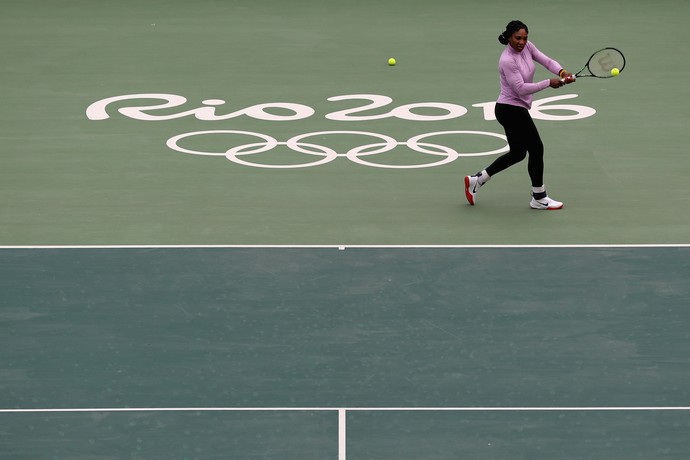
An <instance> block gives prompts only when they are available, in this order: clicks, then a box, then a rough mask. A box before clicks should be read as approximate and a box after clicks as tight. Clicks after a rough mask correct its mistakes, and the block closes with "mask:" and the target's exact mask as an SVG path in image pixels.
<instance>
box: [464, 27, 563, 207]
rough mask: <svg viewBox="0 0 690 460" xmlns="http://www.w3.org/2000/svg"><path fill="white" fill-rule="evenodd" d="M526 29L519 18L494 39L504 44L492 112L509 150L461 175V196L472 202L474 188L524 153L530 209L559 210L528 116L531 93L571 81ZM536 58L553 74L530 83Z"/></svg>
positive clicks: (535, 130) (561, 205)
mask: <svg viewBox="0 0 690 460" xmlns="http://www.w3.org/2000/svg"><path fill="white" fill-rule="evenodd" d="M528 33H529V29H528V28H527V26H526V25H525V24H524V23H523V22H521V21H511V22H510V23H508V25H507V26H506V30H505V32H503V33H502V34H501V35H499V36H498V41H499V42H501V43H502V44H504V45H508V46H506V48H505V50H504V51H503V53H501V57H500V59H499V61H498V73H499V76H500V82H501V93H500V95H499V97H498V100H497V101H496V108H495V114H496V119H497V120H498V122H499V123H500V124H501V125H502V126H503V129H504V130H505V133H506V138H507V139H508V146H509V148H510V151H509V152H508V153H506V154H504V155H502V156H500V157H499V158H497V159H496V161H494V162H493V163H491V165H489V166H488V167H487V168H486V169H484V170H483V171H481V172H478V173H477V174H475V175H474V176H466V177H465V197H466V198H467V201H468V202H469V203H470V204H471V205H474V203H475V201H476V196H477V192H478V191H479V188H480V187H481V186H482V185H484V184H485V183H486V182H487V181H488V180H489V179H490V178H491V177H493V176H495V175H496V174H497V173H499V172H501V171H503V170H504V169H507V168H509V167H511V166H513V165H514V164H516V163H519V162H521V161H522V160H524V159H525V157H527V153H528V152H529V160H528V162H527V171H528V172H529V177H530V180H531V181H532V200H531V201H530V206H531V207H532V208H533V209H561V208H562V207H563V203H561V202H560V201H556V200H553V199H551V198H550V197H549V196H548V195H547V193H546V188H545V186H544V145H543V144H542V141H541V138H540V137H539V132H538V131H537V127H536V126H535V124H534V121H533V120H532V117H531V116H530V114H529V109H530V108H531V107H532V95H533V94H534V93H536V92H538V91H541V90H544V89H546V88H548V87H551V88H559V87H561V86H563V85H564V84H566V83H572V82H573V81H574V79H572V74H571V73H570V72H568V71H566V70H565V69H563V67H561V65H560V64H559V63H558V62H556V61H554V60H553V59H551V58H550V57H548V56H546V55H545V54H544V53H542V52H541V51H539V50H538V49H537V47H536V46H534V45H533V44H532V43H531V42H529V41H527V34H528ZM535 61H536V62H537V63H539V64H541V65H542V66H544V67H545V68H546V69H548V70H549V71H551V72H553V73H554V74H555V75H558V78H551V79H548V80H542V81H538V82H536V83H535V82H533V79H534V71H535V65H534V62H535Z"/></svg>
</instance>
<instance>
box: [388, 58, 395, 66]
mask: <svg viewBox="0 0 690 460" xmlns="http://www.w3.org/2000/svg"><path fill="white" fill-rule="evenodd" d="M395 64H396V61H395V58H390V59H389V60H388V65H395Z"/></svg>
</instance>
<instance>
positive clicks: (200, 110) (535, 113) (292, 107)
mask: <svg viewBox="0 0 690 460" xmlns="http://www.w3.org/2000/svg"><path fill="white" fill-rule="evenodd" d="M575 97H577V95H576V94H564V95H560V96H555V97H549V98H545V99H540V100H536V101H534V103H533V105H532V109H531V110H530V114H531V115H532V117H533V118H535V119H539V120H550V121H565V120H578V119H583V118H587V117H591V116H592V115H594V114H595V113H596V111H595V110H594V109H593V108H591V107H587V106H583V105H571V104H553V103H554V102H558V101H562V100H567V99H572V98H575ZM136 100H139V101H150V100H160V101H163V102H162V103H158V104H155V105H136V106H131V105H130V106H127V107H120V108H118V109H117V111H118V112H119V113H120V114H121V115H124V116H125V117H127V118H131V119H134V120H141V121H166V120H174V119H178V118H185V117H194V118H196V119H197V120H202V121H222V120H229V119H233V118H238V117H250V118H253V119H257V120H264V121H280V122H287V121H295V120H304V119H307V118H310V117H312V116H314V115H315V114H316V110H314V109H313V108H312V107H309V106H307V105H304V104H298V103H292V102H269V103H262V104H257V105H252V106H250V107H246V108H244V109H241V110H237V111H234V112H231V113H227V114H223V115H218V114H217V112H216V108H217V107H219V106H222V105H225V103H226V102H225V101H224V100H222V99H206V100H204V101H202V106H201V107H197V108H194V109H188V110H184V111H181V112H177V113H170V109H173V108H176V107H180V106H182V105H184V104H186V103H187V99H186V98H185V97H183V96H178V95H175V94H161V93H146V94H127V95H123V96H114V97H109V98H106V99H102V100H100V101H96V102H94V103H93V104H91V105H90V106H89V107H88V108H87V109H86V116H87V118H88V119H89V120H106V119H108V118H110V115H109V114H108V111H107V109H108V106H110V105H114V104H118V105H119V104H121V103H123V102H125V101H136ZM328 101H330V102H341V101H368V103H365V104H362V103H361V102H360V103H359V105H357V106H355V107H351V108H348V109H345V110H338V111H335V112H330V113H328V114H326V115H325V118H326V119H328V120H332V121H340V122H352V121H360V122H361V121H371V120H381V119H385V118H397V119H401V120H409V121H422V122H433V121H443V120H451V119H454V118H459V117H462V116H463V115H465V114H466V113H467V112H468V109H467V108H465V107H464V106H462V105H458V104H453V103H448V102H418V103H413V104H405V105H400V106H398V107H394V108H392V109H390V108H389V107H390V106H391V104H392V103H393V99H391V98H390V97H388V96H383V95H378V94H350V95H344V96H334V97H330V98H328ZM494 105H495V103H494V102H484V103H478V104H473V105H472V107H476V108H478V109H480V110H482V111H483V115H484V119H485V120H487V121H493V120H495V117H494ZM156 111H163V113H159V114H154V113H155V112H156ZM372 111H373V112H379V113H376V114H371V112H372ZM420 111H423V112H424V114H421V113H419V112H420ZM554 111H556V113H553V112H554ZM365 112H366V114H365ZM429 112H434V113H435V114H431V115H430V114H429ZM564 112H565V113H564ZM219 135H222V136H228V137H234V138H236V139H238V138H244V139H246V137H247V136H250V137H253V138H255V139H256V140H257V141H256V142H249V143H244V144H240V145H234V144H235V143H236V142H234V143H228V146H229V147H228V148H227V149H224V150H223V151H220V152H215V151H212V152H209V151H203V150H194V149H190V148H185V147H183V146H181V145H180V142H181V141H183V140H185V139H189V138H198V137H199V136H219ZM329 135H349V136H359V137H363V138H365V139H372V138H373V139H374V140H373V142H372V141H371V140H370V141H369V143H365V144H362V145H358V146H357V147H354V148H351V149H349V150H348V151H346V152H338V151H336V150H335V149H333V148H331V147H328V146H327V145H323V144H322V143H323V139H324V137H325V136H329ZM448 135H456V136H457V135H460V136H484V137H491V138H498V139H500V140H501V141H502V144H503V146H502V147H500V148H498V149H493V150H486V151H479V152H466V151H458V150H456V147H457V146H451V145H445V144H443V143H438V140H434V139H432V138H438V137H441V136H448ZM315 137H318V138H319V139H320V140H319V142H318V143H315V142H313V141H309V138H315ZM432 140H433V142H431V141H432ZM229 141H230V140H229V139H228V142H229ZM166 145H167V146H168V147H169V148H170V149H172V150H175V151H178V152H181V153H187V154H191V155H202V156H224V157H226V158H227V159H228V160H230V161H232V162H233V163H237V164H241V165H245V166H251V167H256V168H271V169H285V168H306V167H313V166H319V165H322V164H325V163H329V162H331V161H333V160H335V159H337V158H347V159H348V160H350V161H352V162H354V163H357V164H361V165H365V166H371V167H376V168H393V169H414V168H429V167H434V166H441V165H444V164H447V163H451V162H453V161H455V160H456V159H457V158H459V157H463V156H482V155H494V154H501V153H505V152H507V151H508V145H507V142H506V138H505V136H504V135H502V134H498V133H493V132H488V131H435V132H425V133H422V134H418V135H415V136H412V137H410V138H409V139H407V140H404V141H398V140H396V139H394V138H392V137H390V136H388V135H385V134H380V133H374V132H368V131H351V130H329V131H317V132H310V133H303V134H300V135H297V136H294V137H292V138H290V139H288V140H286V141H278V140H277V139H275V138H274V137H272V136H270V135H267V134H263V133H256V132H252V131H240V130H218V129H216V130H208V131H194V132H189V133H183V134H179V135H176V136H173V137H171V138H170V139H168V140H167V142H166ZM230 145H232V146H230ZM281 145H282V146H286V147H287V148H289V149H290V150H292V151H294V152H298V153H301V154H305V155H307V156H306V157H305V158H307V160H305V161H304V162H302V163H297V164H293V163H291V164H268V163H265V162H264V163H262V162H259V161H258V160H256V159H258V158H259V154H261V153H264V152H268V151H270V150H273V149H274V148H275V147H277V146H281ZM398 146H406V147H408V148H409V149H411V150H413V151H415V152H419V153H422V154H425V155H429V156H431V157H432V161H430V162H426V163H415V164H397V163H396V164H383V163H380V162H373V161H369V160H368V157H370V156H373V155H377V154H381V153H385V152H389V151H392V150H394V149H395V148H396V147H398ZM252 160H256V161H252Z"/></svg>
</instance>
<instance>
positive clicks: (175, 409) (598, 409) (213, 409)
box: [0, 406, 690, 414]
mask: <svg viewBox="0 0 690 460" xmlns="http://www.w3.org/2000/svg"><path fill="white" fill-rule="evenodd" d="M336 411H345V412H615V411H621V412H624V411H625V412H652V411H659V412H662V411H663V412H669V411H690V406H533V407H530V406H522V407H520V406H516V407H493V406H488V407H475V406H466V407H342V406H340V407H321V406H317V407H78V408H15V409H9V408H0V414H11V413H24V414H26V413H84V412H336Z"/></svg>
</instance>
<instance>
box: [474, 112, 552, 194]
mask: <svg viewBox="0 0 690 460" xmlns="http://www.w3.org/2000/svg"><path fill="white" fill-rule="evenodd" d="M494 113H495V114H496V119H497V120H498V122H499V123H500V124H501V125H502V126H503V129H504V130H505V132H506V137H507V138H508V146H509V147H510V151H509V152H508V153H506V154H504V155H502V156H500V157H498V158H496V160H495V161H494V162H493V163H491V165H490V166H489V167H488V168H486V172H487V173H489V176H493V175H494V174H497V173H499V172H501V171H503V170H504V169H507V168H509V167H511V166H513V165H514V164H516V163H519V162H521V161H522V160H524V159H525V157H526V156H527V152H529V160H527V171H528V172H529V177H530V179H531V181H532V187H541V186H542V185H544V144H543V143H542V142H541V138H540V137H539V131H537V127H536V126H535V125H534V121H533V120H532V117H531V116H530V114H529V111H528V110H527V109H526V108H524V107H518V106H515V105H508V104H499V103H497V104H496V109H495V111H494Z"/></svg>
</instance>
